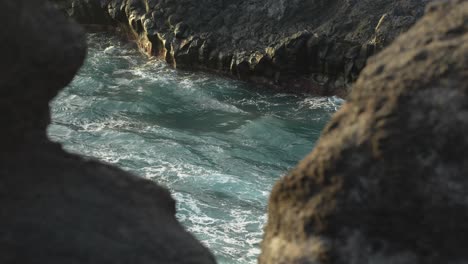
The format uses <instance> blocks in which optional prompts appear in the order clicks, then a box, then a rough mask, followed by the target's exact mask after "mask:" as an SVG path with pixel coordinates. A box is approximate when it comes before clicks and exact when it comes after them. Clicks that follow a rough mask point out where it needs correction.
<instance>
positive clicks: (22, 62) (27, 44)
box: [0, 0, 215, 264]
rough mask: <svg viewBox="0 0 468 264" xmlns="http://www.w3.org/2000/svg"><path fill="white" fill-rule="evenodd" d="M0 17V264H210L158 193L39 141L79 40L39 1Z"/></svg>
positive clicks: (18, 1)
mask: <svg viewBox="0 0 468 264" xmlns="http://www.w3.org/2000/svg"><path fill="white" fill-rule="evenodd" d="M2 11H3V12H2V15H1V16H0V23H1V24H2V25H4V26H3V27H2V29H1V34H0V52H1V57H2V60H1V61H0V118H1V119H0V121H1V123H2V129H1V130H0V143H1V150H0V225H1V230H0V248H1V254H0V262H1V263H12V264H13V263H15V264H16V263H22V264H23V263H24V264H28V263H51V264H59V263H60V264H63V263H99V264H102V263H113V264H117V263H168V264H169V263H171V264H172V263H215V261H214V258H213V257H212V255H211V254H210V253H209V252H208V250H207V249H206V248H204V247H203V246H202V245H201V244H200V243H199V242H198V241H196V240H195V239H194V238H193V237H192V236H191V235H190V234H189V233H187V232H186V231H185V230H184V229H183V227H182V226H181V225H180V224H179V223H178V222H177V220H176V218H175V202H174V200H173V199H172V198H171V196H170V194H169V192H168V191H167V190H165V189H164V188H162V187H159V186H157V185H156V184H154V183H153V182H151V181H148V180H145V179H142V178H139V177H136V176H133V175H129V174H128V173H126V172H123V171H121V170H119V169H116V168H114V167H112V166H108V165H104V164H101V163H99V162H96V161H92V160H85V159H83V158H81V157H78V156H76V155H71V154H68V153H66V152H64V151H63V150H62V148H61V146H60V145H59V144H56V143H52V142H50V141H49V140H48V139H47V136H46V127H47V125H48V124H49V119H50V117H49V115H50V114H49V109H48V102H49V101H50V100H51V99H52V98H53V97H54V96H55V95H56V93H57V92H58V91H59V90H60V89H61V88H62V87H64V86H65V85H67V84H68V83H69V82H70V81H71V80H72V78H73V76H74V75H75V73H76V71H77V70H78V69H79V67H80V66H81V64H82V62H83V60H84V57H85V54H86V44H85V38H84V36H83V32H82V31H81V30H80V29H79V28H78V27H77V26H76V25H73V24H70V23H69V22H68V21H67V20H66V19H65V17H63V15H62V14H60V13H59V12H58V11H57V10H55V9H54V8H51V7H49V6H47V5H44V3H43V1H39V0H8V1H2Z"/></svg>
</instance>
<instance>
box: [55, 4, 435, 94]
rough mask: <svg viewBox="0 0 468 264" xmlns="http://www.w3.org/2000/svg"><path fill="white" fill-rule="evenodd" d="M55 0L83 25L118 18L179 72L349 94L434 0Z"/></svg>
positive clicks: (151, 51) (117, 21) (152, 52)
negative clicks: (361, 74)
mask: <svg viewBox="0 0 468 264" xmlns="http://www.w3.org/2000/svg"><path fill="white" fill-rule="evenodd" d="M53 1H54V2H56V3H58V4H59V5H60V6H61V7H62V8H63V9H64V10H66V11H67V12H68V13H69V14H70V15H71V16H72V17H75V18H76V19H77V20H78V21H79V22H81V23H108V21H109V17H110V19H111V20H112V23H113V24H116V25H118V26H119V27H120V28H123V29H124V30H125V31H126V32H128V33H129V34H130V35H132V36H133V37H134V38H135V39H137V42H138V43H139V45H140V48H141V49H142V50H144V51H145V52H146V53H148V54H150V55H154V56H158V57H161V58H162V59H165V60H166V61H167V62H168V63H169V64H171V65H173V66H177V67H179V68H186V69H202V70H208V71H214V72H218V73H223V74H227V75H231V76H236V77H238V78H240V79H243V80H250V81H253V82H256V83H261V84H265V85H267V86H270V87H274V88H283V89H284V90H288V91H294V92H311V93H315V94H321V95H331V94H338V95H345V94H347V91H348V87H349V85H350V84H351V83H352V82H353V81H355V80H356V78H357V76H358V74H359V72H360V71H361V69H362V68H363V67H364V66H365V64H366V60H367V58H368V57H369V56H371V55H372V54H374V53H376V52H377V51H379V50H381V49H382V47H384V46H386V45H388V44H389V43H390V42H391V41H392V40H393V39H394V38H395V37H396V36H397V35H399V34H400V33H402V32H404V31H406V30H407V29H408V28H409V27H410V26H411V25H413V24H414V22H415V21H416V20H417V19H418V18H419V17H420V16H421V15H422V13H423V10H424V6H425V4H426V2H427V1H428V0H399V1H388V0H289V1H285V0H229V1H228V0H199V1H194V0H170V1H168V0H53ZM99 14H100V15H99Z"/></svg>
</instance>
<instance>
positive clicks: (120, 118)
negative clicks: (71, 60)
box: [49, 33, 341, 264]
mask: <svg viewBox="0 0 468 264" xmlns="http://www.w3.org/2000/svg"><path fill="white" fill-rule="evenodd" d="M89 43H90V49H89V54H88V59H87V62H86V63H85V65H84V67H83V68H82V70H81V72H80V73H79V75H78V76H77V77H76V78H75V80H74V81H73V83H72V84H71V85H69V87H67V88H66V89H65V90H64V91H63V92H62V93H60V94H59V96H58V97H57V98H56V99H55V100H54V102H53V103H52V112H53V123H52V125H51V126H50V128H49V136H50V137H51V138H52V139H53V140H54V141H58V142H62V143H63V144H64V146H65V149H67V150H68V151H70V152H74V153H80V154H82V155H86V156H90V157H95V158H98V159H100V160H102V161H106V162H109V163H113V164H115V165H117V166H119V167H121V168H123V169H125V170H128V171H131V172H134V173H136V174H138V175H141V176H142V177H146V178H149V179H152V180H154V181H155V182H157V183H159V184H161V185H164V186H166V187H167V188H169V189H170V190H171V193H172V195H173V197H174V198H175V199H176V200H177V204H178V207H177V209H178V212H177V217H178V219H179V220H180V221H181V222H182V223H183V224H184V225H185V226H186V227H187V229H188V230H190V231H191V232H192V233H193V234H195V236H197V237H198V238H199V239H200V240H201V241H202V242H203V243H204V244H205V245H207V246H208V247H209V248H210V249H211V250H212V252H213V253H214V254H215V255H216V257H217V259H218V261H219V263H236V264H237V263H255V262H256V258H257V256H258V254H259V252H260V250H259V243H260V241H261V238H262V228H263V226H264V224H265V221H266V207H267V200H268V195H269V192H270V190H271V188H272V186H273V184H274V182H275V181H276V180H278V179H279V177H281V175H283V174H284V173H285V172H287V171H288V169H290V168H292V167H293V166H294V165H295V164H296V163H297V162H298V161H299V160H300V159H302V158H303V157H304V156H305V155H306V154H307V153H308V152H310V151H311V150H312V148H313V145H314V142H315V141H316V140H317V138H318V136H319V133H320V131H321V129H322V128H323V126H324V125H325V123H326V122H327V121H328V120H329V118H330V116H331V114H332V113H333V112H334V111H335V110H336V108H337V107H338V105H339V104H340V102H341V101H340V100H339V99H337V98H314V97H307V96H298V95H288V94H274V93H269V92H266V91H261V90H257V89H254V88H253V87H249V86H248V85H246V84H244V83H242V82H238V81H235V80H230V79H224V78H221V77H217V76H213V75H208V74H203V73H189V72H182V71H175V70H173V69H171V68H169V67H167V66H166V65H165V64H164V63H161V62H158V61H154V60H150V59H148V58H147V57H145V56H144V55H141V54H140V53H138V52H137V51H135V48H134V47H133V46H131V45H129V44H124V43H121V42H119V41H118V40H117V39H115V38H112V37H109V36H107V35H105V34H102V33H101V34H91V35H89Z"/></svg>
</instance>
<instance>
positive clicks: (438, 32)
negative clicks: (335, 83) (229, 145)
mask: <svg viewBox="0 0 468 264" xmlns="http://www.w3.org/2000/svg"><path fill="white" fill-rule="evenodd" d="M382 23H384V22H382ZM467 135H468V2H467V1H465V0H451V1H434V2H433V3H431V4H430V5H429V6H428V7H427V11H426V15H425V16H424V17H423V18H422V19H421V20H420V21H419V22H417V24H416V25H415V26H414V27H413V28H412V29H410V30H409V31H408V32H407V33H405V34H403V35H402V36H401V37H399V38H398V39H397V40H396V41H395V42H393V44H391V45H390V46H389V47H388V48H386V49H385V50H383V51H382V52H380V53H379V54H378V55H377V56H375V57H373V58H371V59H370V61H369V64H368V66H366V68H365V69H364V70H363V72H362V73H361V75H360V77H359V79H358V80H357V82H356V84H355V85H354V87H353V89H352V92H351V94H350V96H349V99H348V100H347V102H346V103H345V104H344V105H343V107H342V109H341V110H340V111H339V112H337V113H336V114H335V115H334V117H333V119H332V120H331V122H330V123H329V124H328V125H327V127H326V128H325V130H324V131H323V133H322V136H321V138H320V140H319V141H318V143H317V144H316V147H315V149H314V151H313V152H312V153H311V154H310V155H309V156H308V157H306V158H305V159H304V160H303V161H301V162H300V163H299V165H298V166H297V167H296V168H295V169H293V170H292V171H291V172H290V173H289V174H288V175H287V176H285V177H284V178H282V179H281V180H280V181H279V182H278V183H277V184H276V185H275V187H274V189H273V192H272V194H271V197H270V202H269V209H268V224H267V226H266V229H265V236H264V240H263V242H262V253H261V256H260V261H259V262H260V263H261V264H267V263H298V264H299V263H316V264H321V263H327V264H331V263H333V264H361V263H369V264H385V263H389V264H390V263H391V264H414V263H424V264H426V263H447V264H461V263H468V251H467V250H466V246H467V245H468V225H467V224H466V223H467V222H468V178H467V177H466V176H467V175H468V136H467Z"/></svg>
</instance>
